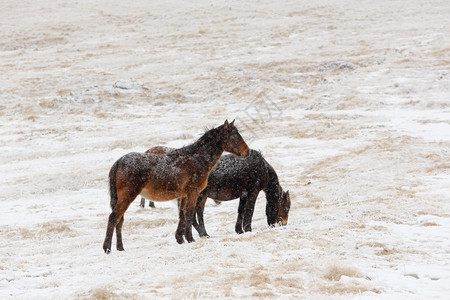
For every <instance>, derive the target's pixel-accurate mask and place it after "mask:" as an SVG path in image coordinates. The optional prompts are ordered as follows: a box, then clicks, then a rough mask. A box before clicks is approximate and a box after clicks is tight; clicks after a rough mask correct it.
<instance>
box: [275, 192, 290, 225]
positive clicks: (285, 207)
mask: <svg viewBox="0 0 450 300" xmlns="http://www.w3.org/2000/svg"><path fill="white" fill-rule="evenodd" d="M280 198H281V199H280V200H281V201H280V210H279V211H278V216H277V223H278V224H280V225H282V226H286V224H287V222H288V218H289V210H290V209H291V196H289V191H286V192H285V191H282V192H281V195H280Z"/></svg>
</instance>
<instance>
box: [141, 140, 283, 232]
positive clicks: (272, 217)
mask: <svg viewBox="0 0 450 300" xmlns="http://www.w3.org/2000/svg"><path fill="white" fill-rule="evenodd" d="M173 150H175V149H174V148H169V147H163V146H156V147H153V148H151V149H149V150H147V153H155V154H161V153H169V152H171V151H173ZM260 191H264V192H265V194H266V215H267V223H268V224H269V226H272V225H274V224H275V223H278V224H280V225H282V226H285V225H286V224H287V222H288V218H289V210H290V207H291V198H290V195H289V191H286V192H285V191H283V189H282V188H281V186H280V183H279V180H278V175H277V173H276V172H275V170H274V169H273V167H272V166H271V165H270V164H269V163H268V162H267V161H266V160H265V159H264V157H263V156H262V155H261V153H260V152H258V151H255V150H251V151H250V154H249V155H248V156H247V157H246V158H244V159H237V158H235V157H234V156H233V155H225V156H222V157H221V158H220V160H219V163H218V164H217V165H216V167H215V168H214V169H213V170H212V171H211V173H210V174H209V178H208V185H207V186H206V188H205V189H204V190H203V191H202V192H201V193H200V196H199V199H198V200H197V204H196V209H195V210H196V216H194V219H193V226H194V228H195V229H196V230H197V232H198V233H199V235H200V236H208V234H207V233H206V229H205V223H204V220H203V211H204V207H205V202H206V199H207V198H208V197H209V198H212V199H214V200H219V201H229V200H233V199H236V198H240V201H239V208H238V218H237V221H236V226H235V231H236V232H237V233H243V232H244V231H251V230H252V229H251V221H252V216H253V210H254V207H255V201H256V198H257V197H258V194H259V192H260ZM142 201H143V202H144V203H145V199H144V198H142V199H141V206H143V204H142ZM150 203H152V201H150ZM150 205H151V204H150Z"/></svg>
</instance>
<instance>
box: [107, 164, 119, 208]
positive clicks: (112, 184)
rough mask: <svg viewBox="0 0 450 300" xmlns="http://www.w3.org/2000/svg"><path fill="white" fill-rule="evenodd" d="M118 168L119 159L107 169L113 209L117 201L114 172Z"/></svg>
mask: <svg viewBox="0 0 450 300" xmlns="http://www.w3.org/2000/svg"><path fill="white" fill-rule="evenodd" d="M118 168H119V160H118V161H116V162H115V163H114V164H113V166H112V167H111V170H109V195H110V196H111V202H110V205H111V209H114V207H116V203H117V188H116V174H117V169H118Z"/></svg>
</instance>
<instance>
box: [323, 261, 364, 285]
mask: <svg viewBox="0 0 450 300" xmlns="http://www.w3.org/2000/svg"><path fill="white" fill-rule="evenodd" d="M342 276H347V277H354V278H362V277H363V276H362V275H361V273H360V272H359V271H358V270H357V269H356V268H354V267H351V266H344V265H340V264H332V265H330V266H329V267H328V268H327V270H326V271H325V275H324V277H325V279H328V280H329V281H339V280H341V277H342Z"/></svg>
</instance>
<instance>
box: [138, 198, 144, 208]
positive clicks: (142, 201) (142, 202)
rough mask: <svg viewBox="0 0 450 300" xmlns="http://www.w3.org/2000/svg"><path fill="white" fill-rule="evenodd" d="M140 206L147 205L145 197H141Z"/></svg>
mask: <svg viewBox="0 0 450 300" xmlns="http://www.w3.org/2000/svg"><path fill="white" fill-rule="evenodd" d="M139 206H140V207H145V198H144V197H141V204H139Z"/></svg>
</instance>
